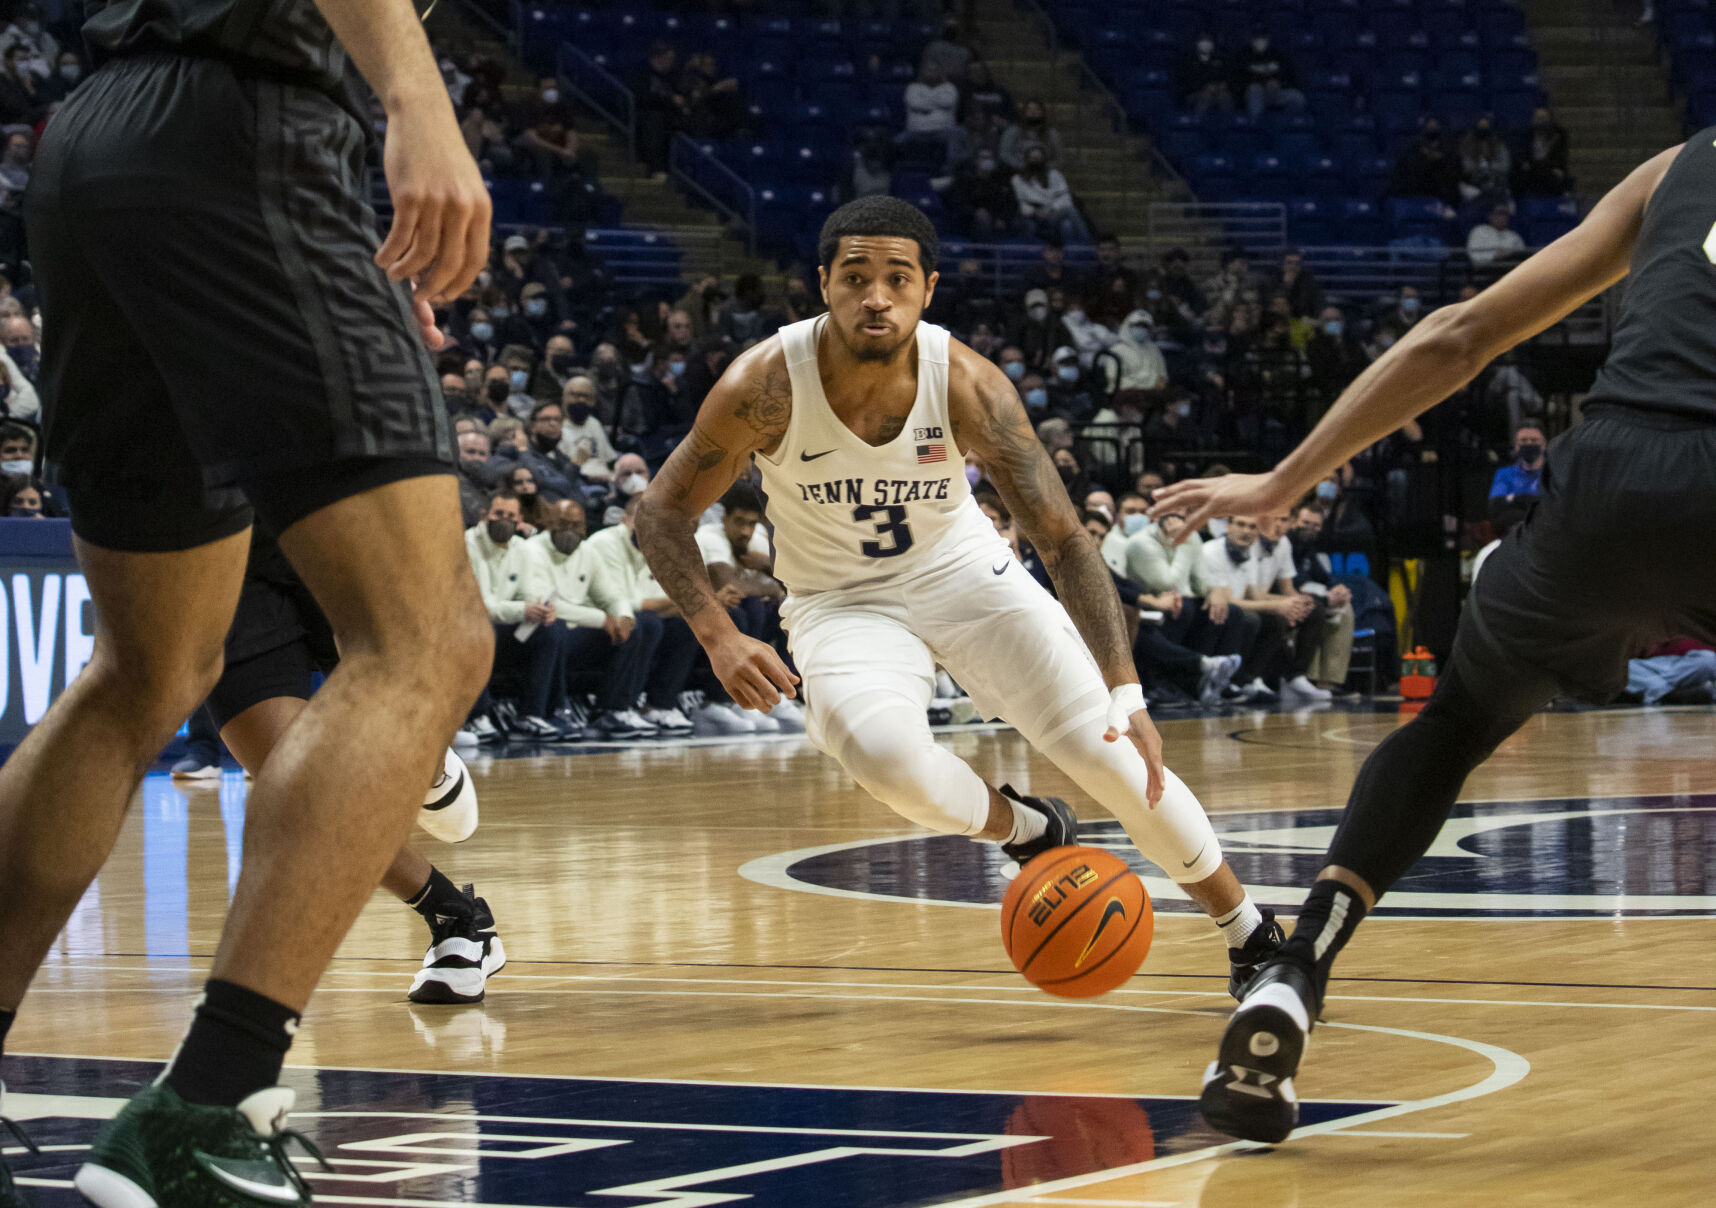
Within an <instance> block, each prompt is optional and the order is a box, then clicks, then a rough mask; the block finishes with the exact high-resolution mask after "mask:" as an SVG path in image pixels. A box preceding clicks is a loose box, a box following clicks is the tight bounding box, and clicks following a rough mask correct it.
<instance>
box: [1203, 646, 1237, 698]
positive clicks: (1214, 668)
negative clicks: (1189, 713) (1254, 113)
mask: <svg viewBox="0 0 1716 1208" xmlns="http://www.w3.org/2000/svg"><path fill="white" fill-rule="evenodd" d="M1239 664H1240V657H1239V655H1237V654H1229V655H1224V656H1222V657H1221V658H1214V657H1210V656H1205V658H1204V674H1203V678H1202V679H1201V680H1200V681H1199V683H1198V703H1199V704H1200V705H1203V706H1204V707H1206V708H1210V707H1213V706H1216V705H1219V704H1221V694H1222V690H1223V689H1224V688H1226V687H1227V686H1228V684H1229V683H1230V682H1231V681H1232V679H1233V673H1234V672H1235V671H1238V670H1239Z"/></svg>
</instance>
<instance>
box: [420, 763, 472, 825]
mask: <svg viewBox="0 0 1716 1208" xmlns="http://www.w3.org/2000/svg"><path fill="white" fill-rule="evenodd" d="M417 825H418V826H419V827H420V828H422V830H423V831H424V832H425V833H426V834H428V835H430V836H431V837H433V838H436V839H439V840H441V842H443V843H463V842H464V841H465V840H466V839H469V838H470V837H471V836H472V835H474V834H476V832H477V789H476V786H475V785H474V784H472V783H471V775H470V772H469V771H468V770H467V769H466V767H465V761H464V760H462V759H460V758H459V757H458V756H457V755H456V754H454V753H453V751H452V750H451V749H449V750H448V751H447V756H446V758H445V759H443V760H442V763H441V775H440V776H438V777H437V778H436V780H435V783H434V785H433V786H431V788H430V789H429V792H428V793H427V794H425V796H424V798H423V808H422V809H420V810H418V811H417Z"/></svg>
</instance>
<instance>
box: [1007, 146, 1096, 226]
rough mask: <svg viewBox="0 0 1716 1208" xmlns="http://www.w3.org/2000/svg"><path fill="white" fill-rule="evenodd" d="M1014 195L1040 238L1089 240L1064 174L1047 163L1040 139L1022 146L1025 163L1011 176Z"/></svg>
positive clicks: (1047, 159) (1021, 211)
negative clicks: (1037, 142)
mask: <svg viewBox="0 0 1716 1208" xmlns="http://www.w3.org/2000/svg"><path fill="white" fill-rule="evenodd" d="M1013 196H1014V197H1017V198H1018V199H1019V213H1020V214H1022V215H1024V216H1025V217H1026V218H1029V219H1030V220H1031V222H1032V223H1033V224H1034V225H1035V226H1036V228H1037V234H1038V235H1039V236H1040V237H1041V238H1043V239H1045V240H1048V241H1050V242H1054V243H1062V244H1067V243H1088V242H1089V241H1090V233H1089V232H1088V231H1086V230H1085V226H1084V219H1083V218H1081V217H1079V212H1078V208H1077V207H1076V206H1075V205H1074V204H1073V196H1072V189H1071V188H1070V187H1069V186H1068V185H1067V178H1066V177H1064V176H1062V175H1061V170H1060V169H1059V168H1051V167H1049V158H1048V152H1047V151H1046V150H1044V148H1043V147H1042V145H1041V144H1040V143H1039V144H1033V145H1031V146H1029V147H1027V148H1026V149H1025V166H1024V167H1023V168H1022V169H1020V170H1019V171H1018V172H1017V173H1015V174H1014V176H1013Z"/></svg>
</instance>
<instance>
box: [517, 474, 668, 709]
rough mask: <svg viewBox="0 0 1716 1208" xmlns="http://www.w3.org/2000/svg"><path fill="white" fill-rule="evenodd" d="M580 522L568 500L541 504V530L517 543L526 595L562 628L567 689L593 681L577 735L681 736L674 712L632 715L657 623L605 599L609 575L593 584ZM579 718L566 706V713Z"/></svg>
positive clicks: (580, 513)
mask: <svg viewBox="0 0 1716 1208" xmlns="http://www.w3.org/2000/svg"><path fill="white" fill-rule="evenodd" d="M585 535H586V518H585V515H584V509H583V507H582V506H580V505H579V504H578V502H577V501H576V500H571V499H563V500H561V501H560V502H558V503H552V504H549V505H548V510H547V515H546V525H545V526H544V528H543V530H542V531H541V532H540V533H537V534H536V536H534V537H532V538H531V539H530V540H528V541H526V542H525V543H524V552H525V556H526V559H527V565H526V571H525V579H526V583H527V584H528V586H527V588H526V591H527V593H528V594H530V595H532V596H541V597H542V598H544V599H546V600H547V601H548V603H549V606H550V607H552V608H553V609H554V614H555V617H556V620H555V624H556V625H558V626H561V627H563V628H565V630H566V636H565V641H564V646H563V649H564V658H565V660H566V671H565V675H566V680H567V686H568V688H571V687H572V686H573V685H574V683H575V681H576V680H577V679H578V678H579V677H586V678H587V677H590V676H596V677H597V678H598V679H599V681H600V684H599V687H598V688H597V690H596V711H595V713H593V714H591V715H590V716H589V721H588V725H587V726H586V727H585V732H586V733H587V735H588V736H589V737H592V738H613V739H624V738H643V737H646V736H653V735H657V734H676V733H678V734H689V733H691V728H692V727H691V721H690V720H689V719H688V718H687V717H686V716H685V715H684V714H682V713H681V712H680V711H679V710H678V709H677V708H669V709H650V710H649V711H648V712H647V713H640V712H639V711H638V707H637V706H638V701H639V700H640V699H641V698H642V697H643V694H644V688H645V685H646V683H647V681H648V678H649V670H650V664H651V662H652V660H653V659H654V657H655V651H656V647H657V646H659V645H660V644H661V618H659V617H658V616H656V614H654V613H650V612H646V613H643V614H641V621H642V623H641V624H640V623H639V622H640V614H637V613H635V612H633V611H631V610H630V609H629V608H628V607H627V605H626V602H625V601H623V600H616V599H613V598H610V597H609V596H608V594H607V590H608V588H609V585H610V580H611V579H612V576H608V577H606V578H601V579H599V578H598V577H597V576H596V574H595V573H594V571H593V569H592V565H591V552H592V551H591V548H590V546H589V545H588V544H586V543H585V540H584V538H585ZM579 713H580V708H579V704H578V703H576V702H574V703H573V705H572V714H573V717H574V718H576V717H577V715H578V714H579Z"/></svg>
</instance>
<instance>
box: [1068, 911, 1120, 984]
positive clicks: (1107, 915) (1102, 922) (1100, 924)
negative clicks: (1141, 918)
mask: <svg viewBox="0 0 1716 1208" xmlns="http://www.w3.org/2000/svg"><path fill="white" fill-rule="evenodd" d="M1115 915H1119V916H1120V917H1121V918H1125V917H1126V904H1125V903H1124V902H1122V901H1121V900H1120V899H1119V898H1109V899H1108V905H1107V906H1105V907H1103V910H1102V917H1101V918H1100V919H1098V920H1097V923H1096V930H1095V931H1093V932H1091V933H1090V943H1088V944H1086V945H1085V946H1084V951H1083V952H1081V953H1079V954H1078V959H1077V960H1076V961H1074V962H1073V968H1075V969H1076V968H1078V967H1079V966H1080V965H1082V964H1084V958H1085V957H1087V956H1089V955H1090V950H1091V949H1092V948H1094V947H1096V941H1097V939H1098V938H1099V937H1100V936H1101V935H1102V929H1103V928H1104V927H1106V926H1108V920H1109V919H1111V918H1113V917H1114V916H1115Z"/></svg>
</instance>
